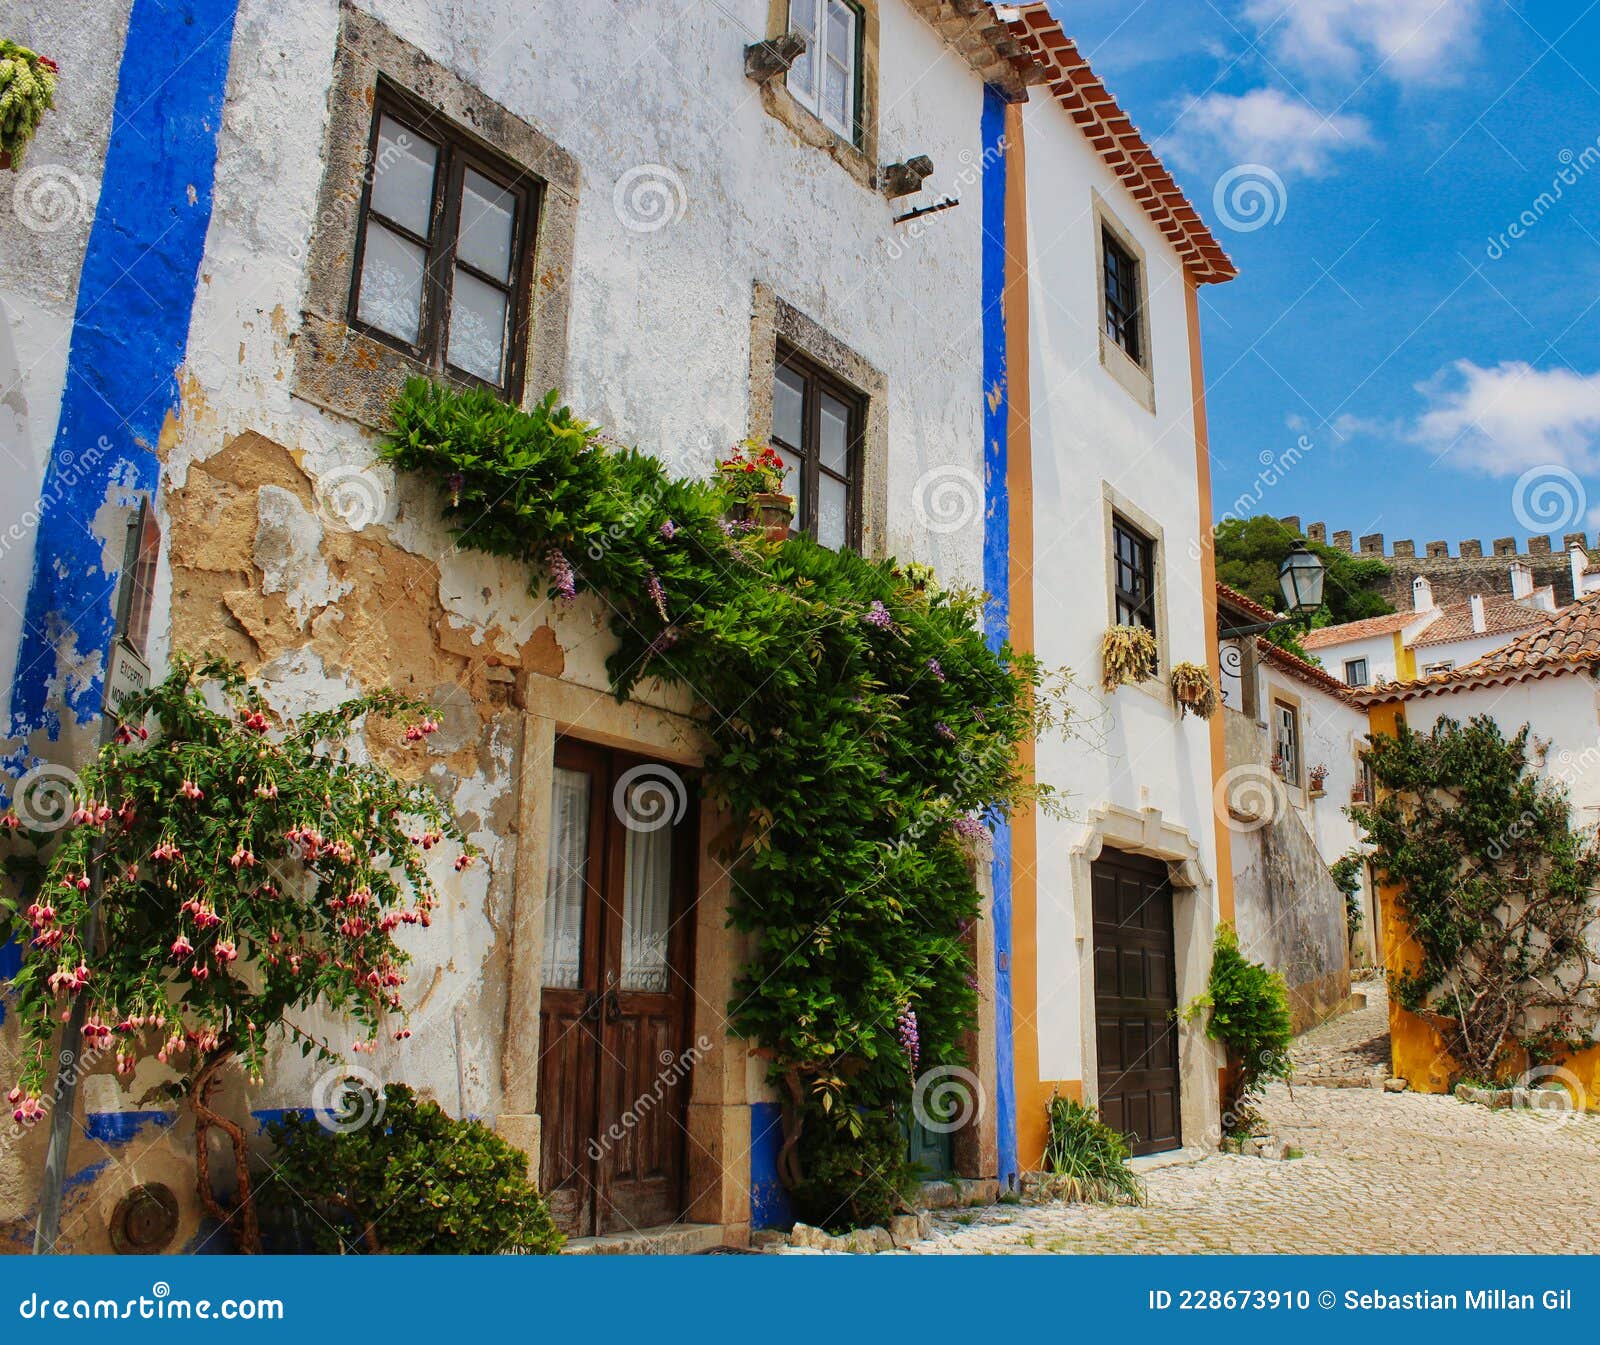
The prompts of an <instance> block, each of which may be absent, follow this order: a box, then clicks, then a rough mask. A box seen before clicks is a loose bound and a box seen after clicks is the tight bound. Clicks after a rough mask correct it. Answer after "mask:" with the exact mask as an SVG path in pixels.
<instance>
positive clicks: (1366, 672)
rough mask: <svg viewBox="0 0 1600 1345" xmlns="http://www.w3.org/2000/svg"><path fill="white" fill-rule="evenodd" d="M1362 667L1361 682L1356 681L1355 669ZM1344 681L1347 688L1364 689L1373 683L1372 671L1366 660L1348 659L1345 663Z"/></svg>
mask: <svg viewBox="0 0 1600 1345" xmlns="http://www.w3.org/2000/svg"><path fill="white" fill-rule="evenodd" d="M1357 664H1360V665H1361V680H1360V681H1359V682H1358V681H1356V679H1355V671H1354V670H1355V667H1356V665H1357ZM1344 681H1345V685H1346V686H1352V687H1364V686H1367V685H1368V684H1369V683H1370V682H1371V681H1372V670H1371V668H1370V667H1369V666H1368V664H1367V660H1366V659H1364V658H1347V659H1346V660H1345V661H1344Z"/></svg>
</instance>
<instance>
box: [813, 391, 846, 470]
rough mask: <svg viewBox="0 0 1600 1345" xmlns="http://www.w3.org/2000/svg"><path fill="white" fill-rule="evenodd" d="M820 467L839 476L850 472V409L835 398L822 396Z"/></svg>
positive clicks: (819, 447) (824, 394)
mask: <svg viewBox="0 0 1600 1345" xmlns="http://www.w3.org/2000/svg"><path fill="white" fill-rule="evenodd" d="M818 450H819V455H820V457H821V459H822V465H823V466H824V467H826V468H828V469H829V470H830V471H834V472H838V473H839V475H840V476H847V475H849V471H850V408H849V407H848V406H846V405H845V404H844V403H843V402H841V401H840V400H839V399H838V398H837V397H830V396H828V394H827V393H823V394H822V441H821V443H820V444H819V445H818Z"/></svg>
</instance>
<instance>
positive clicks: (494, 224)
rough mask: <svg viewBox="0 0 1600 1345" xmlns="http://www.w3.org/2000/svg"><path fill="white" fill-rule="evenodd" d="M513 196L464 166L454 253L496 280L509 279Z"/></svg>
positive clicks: (514, 199) (515, 211) (514, 202)
mask: <svg viewBox="0 0 1600 1345" xmlns="http://www.w3.org/2000/svg"><path fill="white" fill-rule="evenodd" d="M516 218H517V198H516V197H515V196H514V195H513V194H512V193H511V192H509V191H507V190H506V189H505V188H504V187H501V186H498V185H497V184H495V183H493V182H491V181H489V179H488V178H486V177H484V176H483V174H482V173H475V172H473V171H472V169H470V168H469V169H467V171H466V177H465V179H464V181H463V182H462V184H461V227H460V232H459V233H458V234H457V235H456V255H457V256H458V257H459V258H460V259H461V260H462V261H464V262H466V263H468V264H469V265H471V266H476V267H477V268H478V270H480V271H482V272H484V273H485V274H486V275H491V276H493V277H494V278H495V279H496V280H510V279H511V233H512V226H513V225H514V224H515V223H516Z"/></svg>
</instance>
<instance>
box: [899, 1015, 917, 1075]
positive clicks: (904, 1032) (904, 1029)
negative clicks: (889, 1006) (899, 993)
mask: <svg viewBox="0 0 1600 1345" xmlns="http://www.w3.org/2000/svg"><path fill="white" fill-rule="evenodd" d="M894 1026H895V1031H896V1033H897V1034H898V1035H899V1037H900V1048H901V1049H902V1050H903V1051H904V1052H905V1053H906V1059H907V1060H909V1061H910V1062H911V1068H912V1069H916V1067H917V1061H919V1060H920V1059H921V1058H922V1037H921V1034H920V1033H918V1031H917V1011H916V1010H915V1009H913V1008H912V1007H911V1006H910V1005H909V1004H908V1005H906V1007H905V1008H903V1009H901V1010H900V1016H899V1017H898V1018H896V1019H895V1023H894Z"/></svg>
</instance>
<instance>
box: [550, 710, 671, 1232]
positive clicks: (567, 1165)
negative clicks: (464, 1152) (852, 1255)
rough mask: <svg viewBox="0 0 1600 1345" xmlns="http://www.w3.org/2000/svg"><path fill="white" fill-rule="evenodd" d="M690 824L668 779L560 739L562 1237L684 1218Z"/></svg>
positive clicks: (554, 1093)
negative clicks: (567, 1234)
mask: <svg viewBox="0 0 1600 1345" xmlns="http://www.w3.org/2000/svg"><path fill="white" fill-rule="evenodd" d="M695 820H696V819H695V810H694V807H693V800H692V798H691V796H690V793H689V789H688V785H687V782H686V780H685V778H684V775H683V773H682V772H681V771H678V770H676V769H675V768H673V767H669V766H665V765H662V764H660V763H655V762H650V761H646V760H644V759H642V758H638V757H632V756H624V755H622V754H620V753H615V752H607V751H604V750H602V749H600V748H597V747H593V746H590V745H588V744H584V743H579V742H576V741H571V740H566V739H563V740H562V741H561V742H560V743H558V745H557V749H556V761H555V788H554V793H553V801H552V808H551V826H550V863H549V873H548V878H547V882H546V897H545V950H544V990H543V992H542V1000H541V1004H540V1014H539V1033H540V1039H539V1040H540V1047H539V1112H540V1116H541V1118H542V1125H543V1137H542V1143H541V1161H540V1169H541V1179H542V1183H543V1186H544V1189H545V1190H546V1192H547V1193H548V1194H549V1197H550V1202H551V1207H552V1210H553V1212H554V1214H555V1217H556V1222H557V1223H558V1224H559V1225H560V1226H561V1228H562V1229H563V1230H564V1231H566V1232H568V1233H570V1234H574V1235H580V1236H581V1235H584V1234H589V1233H606V1232H614V1231H622V1230H627V1229H635V1228H649V1227H652V1226H654V1225H657V1224H664V1223H670V1222H672V1221H673V1220H675V1219H677V1218H678V1216H679V1215H681V1214H682V1212H683V1177H684V1153H685V1145H684V1118H685V1111H686V1108H687V1104H688V1098H689V1077H690V1073H691V1070H692V1066H693V1054H692V1052H690V1051H689V1049H688V1030H689V1025H690V1004H691V998H692V997H691V995H690V982H689V968H690V967H691V965H692V956H693V949H692V947H691V943H690V929H691V923H692V922H691V919H690V910H691V907H692V904H693V892H694V883H693V876H694V872H693V870H694V838H695V831H696V827H695Z"/></svg>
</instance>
